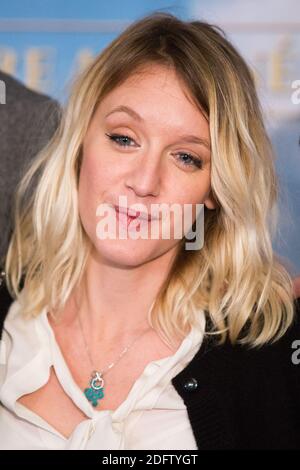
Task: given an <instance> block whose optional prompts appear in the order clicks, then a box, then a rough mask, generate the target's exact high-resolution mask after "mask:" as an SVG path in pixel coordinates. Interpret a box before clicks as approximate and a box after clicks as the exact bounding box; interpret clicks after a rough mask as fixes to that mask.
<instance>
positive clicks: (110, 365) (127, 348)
mask: <svg viewBox="0 0 300 470" xmlns="http://www.w3.org/2000/svg"><path fill="white" fill-rule="evenodd" d="M77 317H78V321H79V325H80V329H81V333H82V338H83V341H84V346H85V350H86V352H87V355H88V357H89V361H90V363H91V366H92V368H93V369H94V372H96V371H97V370H98V369H97V368H96V367H95V365H94V362H93V360H92V357H91V353H90V350H89V347H88V345H87V342H86V339H85V336H84V331H83V327H82V323H81V319H80V315H79V314H78V315H77ZM150 328H151V327H150ZM150 328H147V330H145V331H144V332H143V333H142V334H141V335H139V336H138V337H137V338H135V339H134V340H133V341H132V342H131V343H130V344H129V345H128V346H126V347H125V348H124V349H123V351H122V352H121V354H119V356H118V357H117V359H116V361H115V362H112V363H111V364H109V365H108V366H107V367H106V368H104V369H103V370H102V371H101V375H103V374H104V373H105V372H107V371H108V370H109V369H111V368H112V367H113V366H115V365H116V364H117V363H118V362H119V361H120V360H121V358H122V357H123V356H124V354H126V353H127V352H128V351H129V349H130V348H131V346H133V345H134V343H135V342H136V341H137V340H138V339H139V338H141V337H142V336H143V335H144V334H145V333H147V332H148V331H149V329H150Z"/></svg>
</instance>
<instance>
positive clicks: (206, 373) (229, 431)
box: [0, 284, 300, 450]
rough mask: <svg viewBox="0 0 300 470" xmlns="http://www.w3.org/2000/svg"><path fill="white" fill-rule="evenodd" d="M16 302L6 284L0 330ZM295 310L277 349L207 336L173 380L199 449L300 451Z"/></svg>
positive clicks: (299, 323)
mask: <svg viewBox="0 0 300 470" xmlns="http://www.w3.org/2000/svg"><path fill="white" fill-rule="evenodd" d="M11 301H12V299H11V298H10V296H9V294H8V292H7V290H6V286H5V284H4V286H2V289H0V318H1V325H0V327H1V332H2V327H3V322H4V319H5V315H6V313H7V310H8V308H9V305H10V303H11ZM295 309H296V312H297V315H296V317H295V322H294V324H293V325H292V326H291V327H290V328H289V330H288V331H287V333H286V334H285V335H284V336H283V337H282V338H281V339H280V340H278V341H277V342H275V343H274V344H273V345H270V344H269V345H265V346H263V347H261V348H259V349H257V348H256V349H249V348H246V347H245V346H241V345H236V346H233V345H231V344H230V342H229V341H227V342H226V343H225V344H223V345H221V346H218V345H216V344H215V340H213V339H212V337H211V336H210V337H206V336H205V338H204V340H203V343H202V345H201V347H200V348H199V350H198V352H197V353H196V355H195V356H194V357H193V359H192V360H191V361H190V363H189V364H188V365H187V366H186V367H185V369H183V370H182V371H181V372H180V373H179V374H178V375H177V376H175V377H174V378H173V379H172V384H173V385H174V387H175V389H176V390H177V392H178V394H179V395H180V396H181V397H182V399H183V400H184V403H185V405H186V408H187V413H188V417H189V420H190V424H191V427H192V430H193V433H194V436H195V439H196V443H197V447H198V449H199V450H202V449H203V450H204V449H213V450H215V449H218V450H219V449H300V298H298V299H297V300H295ZM295 341H298V343H294V342H295ZM293 343H294V344H293ZM298 351H299V354H298ZM292 355H293V360H292ZM297 362H299V364H297Z"/></svg>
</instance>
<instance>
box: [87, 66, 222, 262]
mask: <svg viewBox="0 0 300 470" xmlns="http://www.w3.org/2000/svg"><path fill="white" fill-rule="evenodd" d="M120 107H122V108H120ZM116 108H119V109H118V110H116ZM191 135H192V136H195V137H197V138H198V140H196V139H195V140H192V139H189V140H188V139H187V138H186V136H189V137H190V136H191ZM209 147H210V136H209V125H208V122H207V120H206V119H205V118H204V116H203V115H202V113H201V112H200V111H199V109H198V108H197V107H196V105H195V104H193V103H192V100H191V99H190V98H189V99H188V98H187V91H186V90H185V89H184V88H183V85H182V83H181V82H180V81H179V79H178V78H177V76H176V74H175V73H174V71H172V70H169V69H167V68H165V67H162V66H155V65H151V66H150V65H149V66H148V67H147V68H145V69H144V70H143V73H139V74H134V75H132V76H131V77H130V78H129V79H127V80H126V81H125V82H124V83H123V84H122V85H120V86H119V87H117V88H115V89H114V90H113V91H112V92H110V94H108V95H107V96H106V97H105V98H104V99H103V100H102V101H101V103H100V105H99V106H98V108H97V109H96V111H95V114H94V115H93V118H92V120H91V122H90V125H89V128H88V131H87V133H86V136H85V139H84V142H83V159H82V165H81V170H80V177H79V211H80V218H81V221H82V224H83V227H84V229H85V231H86V233H87V235H88V237H89V239H90V240H91V242H92V245H93V249H94V251H95V252H96V253H97V255H98V256H99V257H100V258H101V259H102V260H105V262H106V263H110V264H112V265H118V266H131V267H133V266H138V265H141V264H143V263H146V262H149V261H151V260H153V259H156V258H157V257H161V256H164V255H165V256H166V255H167V253H171V252H173V253H174V252H176V249H177V248H178V246H179V242H180V239H178V238H175V237H174V236H172V233H173V232H172V230H173V225H172V224H174V220H173V219H174V218H173V217H171V219H169V220H171V230H170V233H171V236H170V237H167V238H166V237H162V231H161V229H162V220H154V219H152V220H151V221H150V222H148V221H145V220H141V221H140V220H139V219H136V220H134V221H133V222H131V224H133V226H135V227H137V225H138V224H139V222H141V224H142V227H143V229H145V224H146V225H147V227H148V228H147V230H148V233H149V236H148V238H137V239H133V238H132V237H130V236H127V237H126V238H125V237H123V238H120V237H118V236H117V237H115V239H109V238H106V239H100V238H99V236H98V234H97V224H98V223H99V221H100V219H101V217H100V218H99V216H97V215H96V214H97V207H99V205H101V204H106V205H109V206H113V205H118V204H120V199H119V198H120V196H122V197H123V201H125V200H126V201H127V207H132V206H134V207H135V208H137V209H138V208H139V207H144V209H143V210H145V209H146V210H147V211H148V214H154V212H153V210H152V208H153V207H154V206H152V204H155V205H157V204H158V205H160V204H164V205H165V207H170V206H172V205H173V204H177V205H179V206H180V207H182V208H183V207H184V205H190V206H189V207H192V208H193V214H194V216H195V214H196V212H195V208H196V204H205V205H206V207H207V208H209V209H213V208H214V207H215V204H214V201H213V199H212V198H211V197H210V191H211V187H210V148H209ZM124 198H125V199H124ZM136 204H139V205H140V204H142V205H143V206H136ZM120 205H121V206H122V205H123V204H120ZM179 206H177V207H179ZM155 207H159V206H155ZM182 213H183V212H182ZM98 214H99V213H98ZM107 214H108V213H107ZM110 216H113V217H115V221H116V228H117V229H118V227H119V226H120V224H121V225H123V224H124V223H126V225H123V227H125V226H126V227H127V223H128V221H129V220H130V219H127V216H123V215H122V214H118V213H117V212H115V210H114V209H111V214H110ZM124 217H125V222H124ZM158 217H159V218H160V219H163V218H164V215H162V213H161V214H158ZM193 220H195V218H194V219H193ZM153 223H156V224H157V223H159V224H160V229H159V236H158V237H157V236H155V237H151V230H150V225H151V224H153ZM129 227H130V225H129ZM123 230H124V228H123ZM127 230H130V228H128V229H125V231H127ZM137 231H138V229H137ZM127 233H129V232H127Z"/></svg>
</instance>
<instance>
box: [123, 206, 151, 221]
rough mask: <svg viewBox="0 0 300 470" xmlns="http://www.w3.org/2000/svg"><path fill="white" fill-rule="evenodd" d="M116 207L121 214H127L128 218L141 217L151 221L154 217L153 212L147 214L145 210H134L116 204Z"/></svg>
mask: <svg viewBox="0 0 300 470" xmlns="http://www.w3.org/2000/svg"><path fill="white" fill-rule="evenodd" d="M114 208H115V210H116V212H119V213H121V214H126V215H127V217H128V218H130V219H131V220H134V219H137V218H139V219H140V220H147V221H148V222H150V221H151V219H152V217H151V214H146V213H145V212H140V211H134V210H133V209H128V208H125V207H120V206H116V205H114Z"/></svg>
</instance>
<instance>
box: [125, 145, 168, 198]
mask: <svg viewBox="0 0 300 470" xmlns="http://www.w3.org/2000/svg"><path fill="white" fill-rule="evenodd" d="M161 173H162V162H161V157H160V155H154V154H153V153H152V154H150V153H147V155H143V156H141V157H140V158H139V159H138V161H137V162H136V163H135V166H134V168H132V169H131V171H130V172H129V174H128V175H127V178H126V182H125V184H126V187H127V188H131V189H132V190H133V191H134V192H135V193H136V194H137V195H138V196H141V197H144V196H149V195H152V196H158V194H159V191H160V186H161V179H162V174H161Z"/></svg>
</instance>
